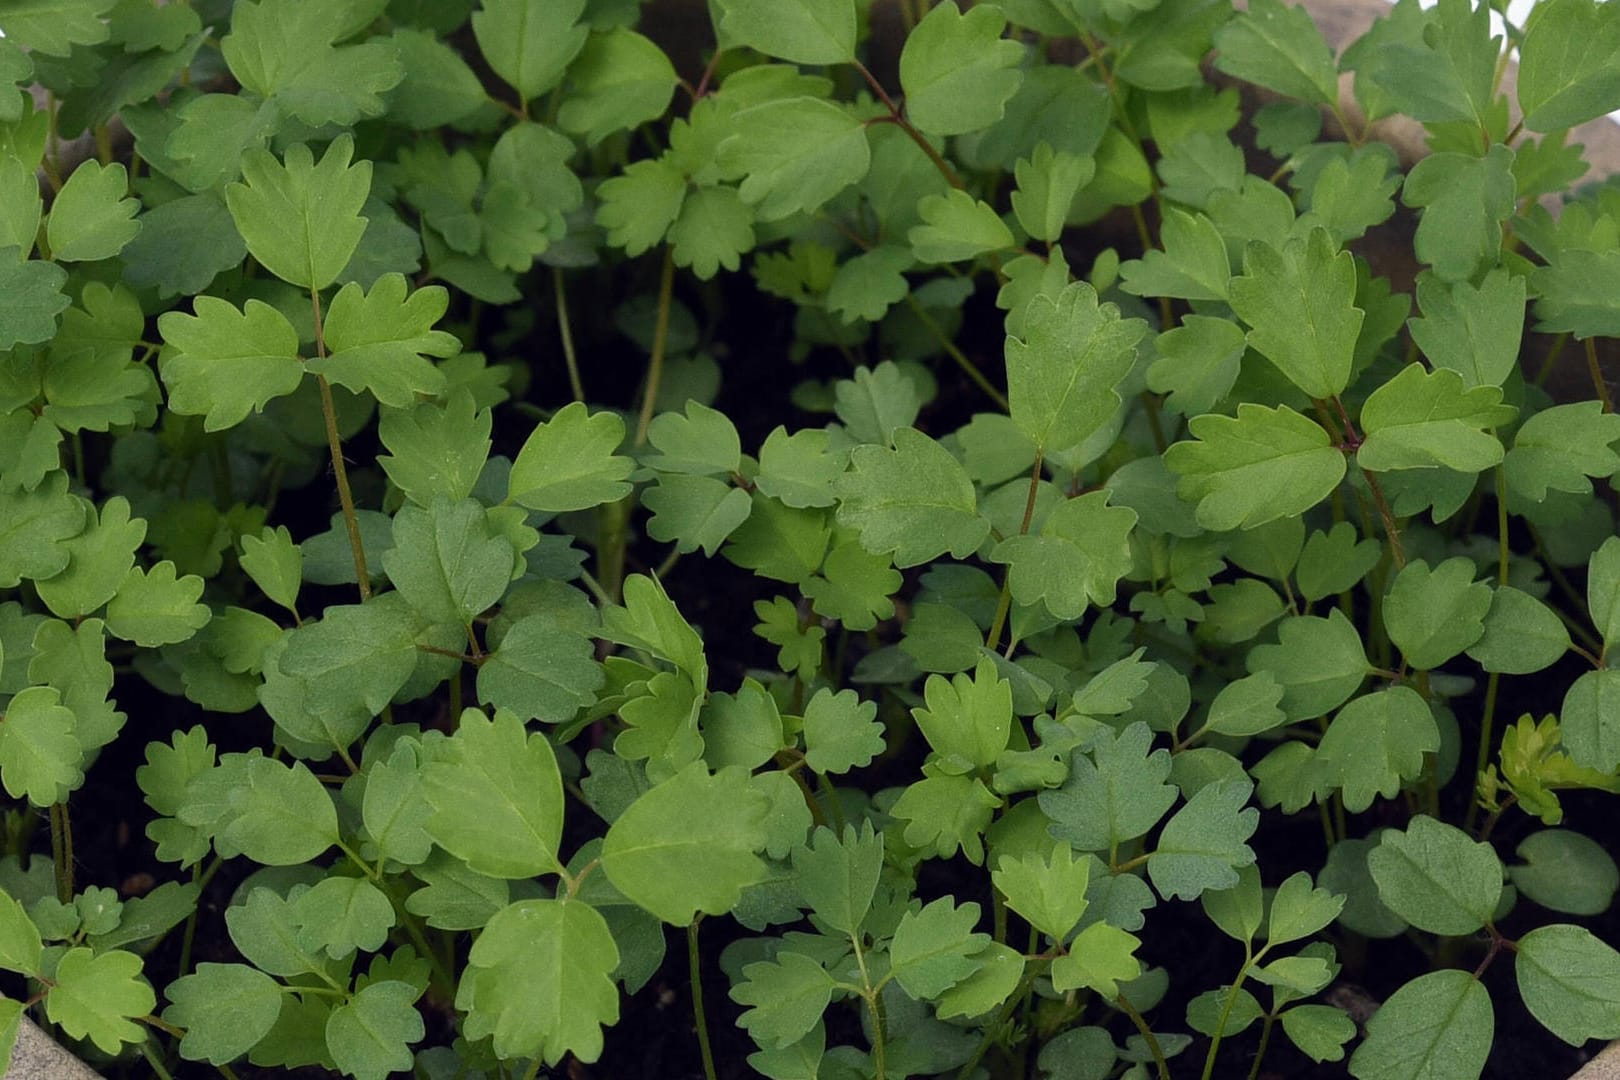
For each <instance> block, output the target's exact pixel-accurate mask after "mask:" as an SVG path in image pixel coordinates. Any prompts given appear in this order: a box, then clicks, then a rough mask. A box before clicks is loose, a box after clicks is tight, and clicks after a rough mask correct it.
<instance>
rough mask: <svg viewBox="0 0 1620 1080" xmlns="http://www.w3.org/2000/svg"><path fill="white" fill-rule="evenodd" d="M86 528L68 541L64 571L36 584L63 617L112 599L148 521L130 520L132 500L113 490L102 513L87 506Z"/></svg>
mask: <svg viewBox="0 0 1620 1080" xmlns="http://www.w3.org/2000/svg"><path fill="white" fill-rule="evenodd" d="M85 520H86V522H87V523H88V527H87V528H86V529H85V531H84V532H82V533H80V534H79V535H78V536H76V537H74V538H73V539H72V540H69V541H68V542H67V543H66V544H65V545H64V546H65V547H66V548H67V552H68V564H67V567H66V569H64V570H63V571H62V572H61V573H60V574H57V575H56V576H55V577H51V578H46V579H44V580H43V581H37V582H35V583H34V587H35V588H36V589H38V590H39V598H40V599H41V600H43V601H45V606H46V607H48V608H50V609H51V611H52V612H54V613H55V614H56V615H58V616H60V617H61V618H64V619H74V618H79V617H81V616H84V615H89V614H91V613H92V612H94V611H95V610H96V609H97V608H99V607H101V605H102V604H105V603H106V602H107V601H108V600H111V599H112V598H113V596H114V595H115V594H117V592H118V588H119V586H120V585H122V584H123V582H124V578H125V577H126V576H127V575H128V574H129V572H130V570H131V569H132V568H133V567H134V565H135V551H136V549H137V548H139V547H140V546H141V541H142V540H144V539H145V538H146V522H145V521H144V520H142V519H141V518H135V519H134V520H131V519H130V516H129V500H128V499H126V498H124V497H123V496H122V495H114V496H113V497H112V498H110V499H108V500H107V501H106V502H105V503H103V504H102V506H101V512H100V516H99V518H98V517H97V516H96V511H95V509H94V508H93V507H92V508H90V509H88V510H87V512H86V514H85Z"/></svg>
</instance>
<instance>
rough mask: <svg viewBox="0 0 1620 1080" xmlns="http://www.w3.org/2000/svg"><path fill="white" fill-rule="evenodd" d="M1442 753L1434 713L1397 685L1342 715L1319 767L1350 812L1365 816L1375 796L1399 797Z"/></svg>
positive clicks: (1320, 749)
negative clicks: (1429, 756) (1339, 791)
mask: <svg viewBox="0 0 1620 1080" xmlns="http://www.w3.org/2000/svg"><path fill="white" fill-rule="evenodd" d="M1439 749H1440V729H1439V727H1438V726H1437V725H1436V724H1435V721H1434V714H1433V713H1432V712H1431V711H1430V709H1429V706H1428V705H1427V704H1426V703H1425V702H1424V701H1423V699H1422V698H1421V697H1419V696H1418V694H1417V692H1416V691H1415V690H1412V689H1411V688H1410V687H1406V686H1392V687H1390V688H1389V689H1387V690H1380V691H1378V692H1376V693H1372V694H1367V695H1366V696H1364V697H1359V698H1357V699H1356V700H1354V701H1352V702H1351V703H1350V704H1348V705H1346V706H1345V707H1344V708H1343V709H1341V710H1340V711H1339V715H1338V716H1335V717H1334V718H1333V723H1331V724H1330V725H1328V729H1327V732H1326V733H1325V734H1324V735H1323V736H1322V741H1321V743H1320V744H1318V746H1317V748H1316V759H1315V763H1316V765H1317V766H1319V767H1320V768H1322V769H1324V770H1325V772H1326V775H1327V776H1328V777H1330V778H1331V780H1332V782H1333V783H1334V784H1335V785H1336V786H1338V787H1340V788H1342V789H1343V791H1344V805H1345V809H1347V810H1351V811H1354V812H1358V813H1359V812H1360V811H1362V810H1365V809H1367V807H1369V806H1371V805H1372V802H1373V797H1374V796H1375V795H1382V796H1383V797H1384V798H1386V799H1388V798H1394V797H1395V795H1396V794H1397V793H1398V792H1399V791H1400V787H1401V781H1402V780H1415V779H1417V777H1418V776H1419V775H1420V774H1421V773H1422V772H1423V765H1424V760H1425V759H1424V755H1425V754H1432V753H1435V752H1437V751H1438V750H1439Z"/></svg>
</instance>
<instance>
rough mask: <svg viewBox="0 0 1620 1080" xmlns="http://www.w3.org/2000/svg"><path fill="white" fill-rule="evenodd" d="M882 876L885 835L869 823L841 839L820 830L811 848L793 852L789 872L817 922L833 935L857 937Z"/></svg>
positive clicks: (827, 831) (850, 829) (834, 834)
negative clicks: (828, 927) (823, 924)
mask: <svg viewBox="0 0 1620 1080" xmlns="http://www.w3.org/2000/svg"><path fill="white" fill-rule="evenodd" d="M882 870H883V835H882V834H881V833H874V832H873V831H872V823H871V822H870V821H868V822H866V823H864V825H863V827H862V828H861V829H860V831H858V832H857V831H856V829H855V827H854V826H853V825H851V826H848V827H847V828H845V830H844V834H843V837H842V838H840V837H839V836H838V835H837V834H836V833H834V832H833V831H832V830H831V829H829V828H826V827H822V828H819V829H817V830H816V831H815V832H814V833H812V834H811V836H810V842H809V843H808V844H806V845H801V846H799V847H796V848H794V849H793V872H794V873H795V874H796V875H798V889H799V894H800V895H801V896H802V897H804V899H805V901H806V902H807V903H808V904H809V905H810V909H811V910H812V911H814V912H815V913H816V917H817V918H819V919H821V921H823V922H825V923H826V924H827V925H828V926H831V927H832V928H833V929H834V930H838V931H841V932H843V933H846V934H856V933H859V932H860V929H861V924H862V922H864V921H865V919H866V915H867V912H868V911H870V910H871V907H872V897H873V896H874V895H875V894H876V892H877V884H878V877H879V874H880V873H881V872H882Z"/></svg>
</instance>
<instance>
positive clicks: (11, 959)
mask: <svg viewBox="0 0 1620 1080" xmlns="http://www.w3.org/2000/svg"><path fill="white" fill-rule="evenodd" d="M41 958H42V946H41V944H40V940H39V929H38V928H37V927H35V926H34V924H33V922H32V921H31V920H30V919H29V918H28V913H27V912H26V911H24V910H23V906H22V904H20V903H18V901H17V899H16V898H15V897H13V896H12V895H11V894H10V893H7V892H4V891H0V968H4V969H5V970H7V971H15V972H17V973H18V974H19V975H37V974H39V971H40V960H41Z"/></svg>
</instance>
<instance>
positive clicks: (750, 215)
mask: <svg viewBox="0 0 1620 1080" xmlns="http://www.w3.org/2000/svg"><path fill="white" fill-rule="evenodd" d="M669 243H670V254H671V257H672V258H673V259H674V261H675V265H676V266H680V267H689V268H690V269H691V270H692V273H694V274H695V275H697V277H698V278H699V279H700V280H703V281H708V280H709V279H710V278H712V277H714V276H715V274H717V273H719V272H720V268H721V267H724V268H725V269H727V270H736V269H737V267H738V266H740V265H741V261H740V260H741V257H742V255H743V254H744V253H745V252H748V251H751V250H752V249H753V247H754V211H753V210H752V209H751V208H750V207H749V206H748V204H747V203H745V202H743V201H742V198H741V196H739V195H738V194H737V192H736V189H734V188H729V187H705V188H698V189H697V190H696V191H693V192H692V193H691V194H689V195H688V196H687V197H686V201H685V202H683V203H682V204H681V212H680V215H679V216H678V217H676V219H675V222H674V224H672V225H671V226H670V227H669Z"/></svg>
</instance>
